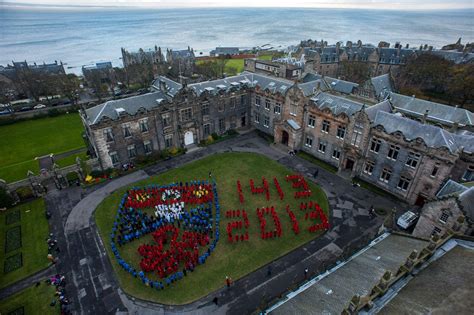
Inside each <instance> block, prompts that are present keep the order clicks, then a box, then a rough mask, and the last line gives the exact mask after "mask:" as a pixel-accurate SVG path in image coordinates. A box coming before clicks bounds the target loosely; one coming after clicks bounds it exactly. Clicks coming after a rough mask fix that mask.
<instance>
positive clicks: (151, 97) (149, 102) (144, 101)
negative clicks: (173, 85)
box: [85, 91, 169, 125]
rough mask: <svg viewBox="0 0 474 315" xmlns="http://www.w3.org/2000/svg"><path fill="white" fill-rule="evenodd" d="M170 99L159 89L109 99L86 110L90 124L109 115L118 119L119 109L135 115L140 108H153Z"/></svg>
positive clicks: (113, 118)
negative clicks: (118, 98)
mask: <svg viewBox="0 0 474 315" xmlns="http://www.w3.org/2000/svg"><path fill="white" fill-rule="evenodd" d="M168 99H169V97H168V96H167V95H165V94H164V93H163V92H161V91H158V92H153V93H147V94H143V95H137V96H132V97H127V98H123V99H120V100H113V101H108V102H105V103H103V104H100V105H97V106H94V107H91V108H89V109H86V111H85V112H86V115H87V120H88V122H89V125H94V124H97V123H99V122H100V120H101V119H102V118H103V117H108V118H110V119H112V120H115V119H118V118H119V113H118V111H121V110H122V109H123V110H124V111H125V112H126V113H128V114H130V115H135V114H136V113H137V112H138V110H139V109H140V108H144V109H146V110H151V109H152V108H156V107H158V106H159V105H160V103H161V102H162V101H163V100H168Z"/></svg>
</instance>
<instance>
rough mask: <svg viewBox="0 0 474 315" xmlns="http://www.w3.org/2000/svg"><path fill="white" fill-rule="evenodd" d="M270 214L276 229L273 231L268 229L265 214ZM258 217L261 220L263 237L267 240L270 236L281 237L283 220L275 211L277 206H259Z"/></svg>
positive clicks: (261, 234)
mask: <svg viewBox="0 0 474 315" xmlns="http://www.w3.org/2000/svg"><path fill="white" fill-rule="evenodd" d="M268 214H270V215H271V216H272V218H273V223H274V226H275V229H274V230H273V231H266V226H267V220H266V219H265V215H268ZM257 217H258V220H259V221H260V236H261V238H262V239H264V240H266V239H269V238H275V237H281V233H282V229H281V222H280V218H279V217H278V214H277V213H276V211H275V207H273V206H271V207H265V208H262V209H260V208H257Z"/></svg>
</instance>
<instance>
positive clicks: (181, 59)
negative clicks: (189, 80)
mask: <svg viewBox="0 0 474 315" xmlns="http://www.w3.org/2000/svg"><path fill="white" fill-rule="evenodd" d="M195 60H196V58H195V55H194V50H193V49H192V48H190V47H189V46H188V49H183V50H172V49H167V50H166V62H168V64H170V66H171V67H172V72H173V74H174V75H175V77H177V76H182V75H183V76H191V75H192V74H193V72H194V63H195Z"/></svg>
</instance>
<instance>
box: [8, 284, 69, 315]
mask: <svg viewBox="0 0 474 315" xmlns="http://www.w3.org/2000/svg"><path fill="white" fill-rule="evenodd" d="M55 292H56V288H55V287H54V286H51V285H47V284H46V283H45V282H44V281H43V282H41V284H40V285H39V286H37V287H36V286H31V287H29V288H26V289H25V290H22V291H20V292H18V293H16V294H14V295H12V296H9V297H8V298H6V299H5V300H2V301H1V302H0V314H11V312H13V311H15V310H18V309H21V308H23V313H15V314H42V315H49V314H59V313H60V310H59V305H58V304H56V306H54V307H53V306H50V305H49V304H50V303H51V301H52V300H53V299H54V298H55V296H54V293H55ZM17 312H19V311H17Z"/></svg>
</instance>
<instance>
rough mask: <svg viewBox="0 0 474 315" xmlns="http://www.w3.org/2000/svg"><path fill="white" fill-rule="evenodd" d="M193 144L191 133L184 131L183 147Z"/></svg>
mask: <svg viewBox="0 0 474 315" xmlns="http://www.w3.org/2000/svg"><path fill="white" fill-rule="evenodd" d="M193 143H194V136H193V132H192V131H186V133H185V134H184V145H190V144H193Z"/></svg>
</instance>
